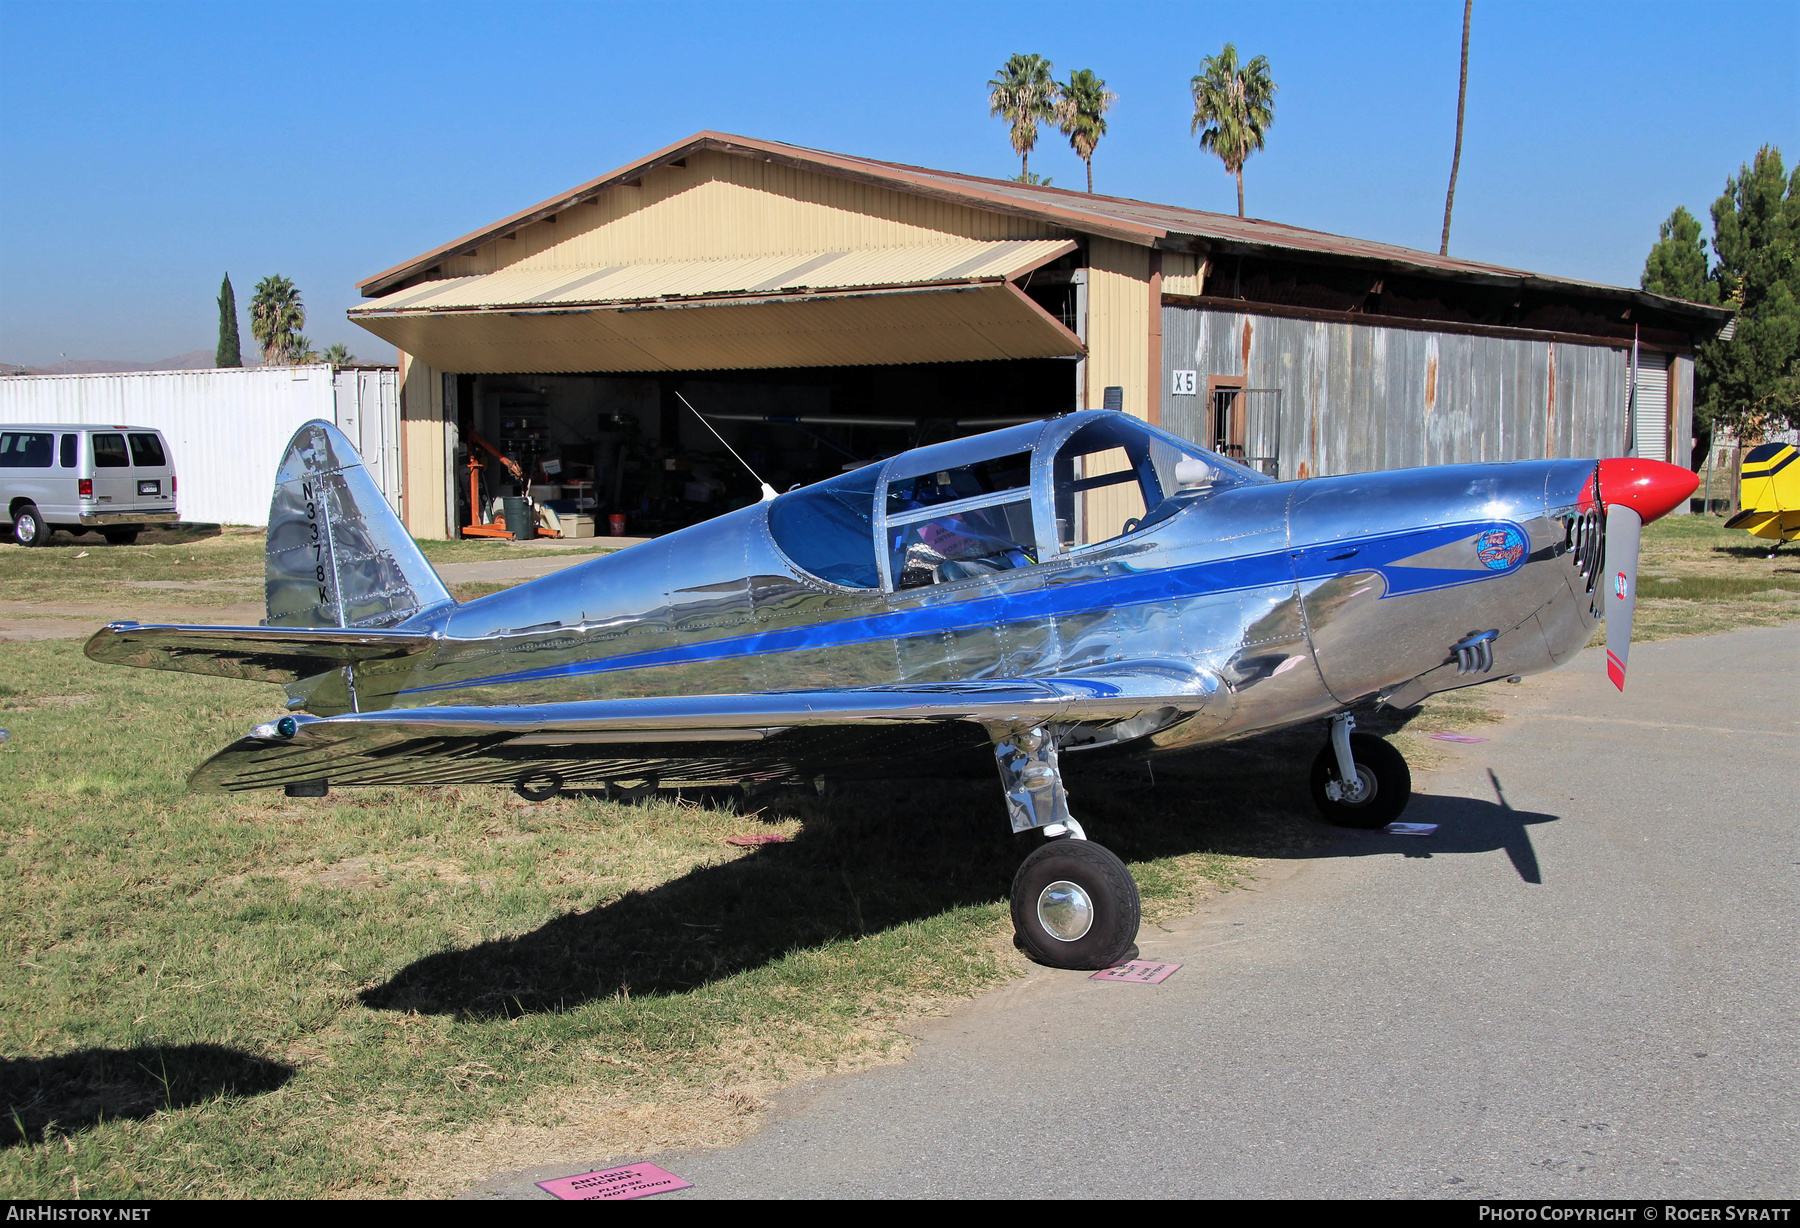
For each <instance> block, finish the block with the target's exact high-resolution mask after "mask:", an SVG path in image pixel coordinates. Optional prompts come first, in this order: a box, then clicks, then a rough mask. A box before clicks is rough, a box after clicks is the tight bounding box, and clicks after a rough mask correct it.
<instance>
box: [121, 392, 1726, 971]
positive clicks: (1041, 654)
mask: <svg viewBox="0 0 1800 1228" xmlns="http://www.w3.org/2000/svg"><path fill="white" fill-rule="evenodd" d="M1694 484H1695V479H1694V477H1693V475H1692V474H1690V473H1689V472H1688V471H1687V470H1685V469H1680V468H1677V467H1676V466H1673V465H1666V464H1662V463H1660V462H1654V461H1641V460H1631V459H1612V460H1601V461H1593V460H1566V461H1559V460H1547V461H1521V462H1512V463H1508V464H1476V465H1443V466H1436V467H1432V468H1424V469H1409V470H1399V471H1390V472H1382V473H1362V474H1354V475H1349V476H1342V477H1330V478H1313V479H1310V480H1305V481H1290V482H1280V481H1274V480H1272V479H1270V478H1268V477H1265V476H1263V475H1261V474H1259V473H1256V472H1253V471H1252V470H1250V469H1247V468H1245V467H1243V466H1242V465H1239V464H1237V463H1235V462H1233V461H1231V460H1228V459H1226V458H1224V457H1222V456H1219V455H1216V454H1214V453H1212V452H1208V451H1207V450H1205V449H1203V448H1200V447H1198V446H1196V445H1195V444H1193V443H1190V442H1188V441H1187V440H1184V439H1181V438H1178V437H1176V436H1174V435H1171V434H1169V433H1167V432H1165V431H1162V430H1159V429H1157V428H1155V427H1153V426H1150V425H1147V424H1145V423H1143V422H1141V421H1138V420H1137V419H1134V418H1132V417H1130V416H1128V415H1125V414H1122V413H1119V412H1116V411H1110V412H1109V411H1089V412H1083V413H1074V414H1068V415H1065V416H1061V417H1056V418H1051V419H1048V420H1045V421H1038V422H1031V423H1028V424H1026V425H1021V426H1013V427H1009V428H1007V429H1004V430H997V431H993V432H990V433H988V434H983V435H977V436H973V437H970V438H965V439H958V440H955V441H952V442H948V443H940V444H935V445H931V446H928V447H922V448H916V449H914V450H912V451H908V452H902V453H900V454H899V455H897V456H894V457H892V458H890V459H888V460H885V461H880V462H878V463H875V464H871V465H867V466H864V467H861V468H857V469H854V470H852V471H849V472H846V473H843V474H841V475H839V476H837V477H833V478H830V479H828V480H826V481H823V482H819V483H816V484H814V485H811V486H805V487H800V488H797V489H794V490H791V491H789V492H788V493H786V494H783V495H780V496H775V497H772V498H769V497H765V499H764V501H763V502H761V503H758V504H755V505H753V506H749V507H745V508H741V509H738V510H736V511H733V512H730V513H728V514H726V515H723V516H720V517H718V518H716V519H713V520H709V521H706V522H705V523H703V524H698V525H695V526H693V527H691V528H687V529H683V530H681V531H680V532H677V533H672V534H669V535H668V536H665V537H661V538H657V539H655V540H652V541H649V542H645V543H643V544H640V545H635V546H632V547H630V548H628V549H624V550H620V551H618V552H617V553H613V554H609V555H603V556H600V557H596V558H594V559H592V560H591V561H587V562H583V563H580V564H577V565H575V566H572V567H570V568H568V569H566V570H564V571H560V572H557V573H555V574H553V575H550V576H546V577H543V578H541V579H538V580H534V581H531V582H530V583H526V584H521V585H519V586H518V587H516V588H511V589H508V590H506V591H504V592H499V593H495V594H492V595H490V596H486V597H482V598H479V599H477V600H473V601H468V602H464V603H460V604H459V603H458V602H456V601H454V600H452V599H451V597H450V594H449V593H448V592H447V591H446V590H445V588H444V585H443V583H442V582H441V581H440V579H439V578H438V576H437V574H436V573H435V572H434V571H433V570H432V568H431V565H430V564H429V563H428V562H427V561H426V559H425V557H424V555H423V554H422V553H421V552H420V550H419V547H418V546H417V545H416V544H415V543H414V542H413V540H412V538H411V537H410V536H409V535H408V534H407V532H406V530H405V529H404V528H403V526H402V525H401V523H400V521H399V519H398V518H397V517H396V516H395V515H394V513H393V511H392V510H391V509H390V508H389V506H388V504H387V502H386V501H385V500H384V499H383V497H382V495H381V493H380V491H379V490H378V489H377V488H376V486H375V483H374V482H373V480H372V479H371V478H370V476H369V474H368V472H367V470H365V469H364V467H363V465H362V462H361V460H360V458H359V457H358V456H357V455H356V453H355V451H354V450H353V449H352V447H351V445H350V443H349V442H348V441H347V440H346V439H345V438H344V436H343V435H341V434H340V433H339V432H338V431H337V430H336V428H334V427H332V426H331V425H330V424H328V423H324V422H313V423H309V424H307V425H306V426H304V427H302V428H301V429H300V431H299V432H298V433H297V434H296V435H295V436H294V439H293V441H292V442H291V443H290V444H289V446H288V449H287V452H286V454H285V456H284V457H283V460H282V462H281V467H280V470H279V472H278V475H277V479H276V489H275V496H274V501H273V505H272V507H271V509H270V518H269V535H268V573H267V581H268V618H267V620H266V622H265V624H264V625H262V626H260V627H203V626H143V625H139V624H136V623H114V624H111V625H109V626H107V627H106V628H104V629H102V630H101V631H99V632H98V633H97V634H96V635H95V636H94V637H93V639H92V640H91V641H90V642H89V643H88V646H87V652H88V655H89V656H90V657H92V658H94V659H95V660H98V661H107V662H113V663H117V664H124V665H138V666H147V667H151V668H158V669H174V670H185V671H189V672H195V673H203V674H216V675H223V676H226V677H234V678H248V679H260V680H266V681H275V682H280V683H284V684H286V687H287V692H288V696H289V701H288V708H289V715H286V716H281V717H279V718H278V719H273V720H270V721H269V722H267V723H265V724H261V725H258V726H257V727H256V728H254V729H252V730H251V731H250V732H249V734H248V735H247V736H246V737H244V738H242V739H241V740H239V741H237V742H235V743H233V744H232V745H230V746H228V747H226V748H225V749H224V750H222V751H220V752H219V753H218V754H216V755H215V756H213V758H211V759H210V760H208V761H207V762H206V763H205V764H203V765H201V766H200V767H199V768H198V769H197V770H196V771H195V772H194V774H193V777H192V780H191V782H190V783H191V787H192V788H194V789H195V790H197V791H202V792H235V791H239V790H248V789H263V788H275V787H285V788H286V790H287V791H288V793H289V794H290V795H295V796H317V795H322V794H324V793H325V792H326V790H327V788H328V787H329V786H333V785H335V786H351V785H394V784H421V785H423V784H447V783H492V784H502V785H511V786H513V787H514V788H516V789H518V790H519V791H520V792H521V793H523V794H525V795H526V796H528V797H535V798H542V797H547V796H549V795H551V794H554V793H555V792H557V791H559V790H561V789H563V788H565V787H568V786H589V787H601V786H604V787H606V788H607V789H609V790H612V789H631V790H639V791H642V790H649V789H654V788H657V787H661V788H678V787H681V786H709V785H722V784H727V783H731V782H740V783H752V782H778V781H791V782H806V781H817V780H820V779H821V778H824V779H830V778H834V777H837V778H843V777H854V776H860V777H880V776H918V775H922V774H927V773H930V772H933V771H941V770H948V769H949V768H950V767H951V766H952V765H957V764H962V763H966V762H967V761H968V759H969V757H970V756H972V755H977V756H980V757H981V758H982V759H986V760H989V761H991V762H993V763H994V764H996V765H997V766H998V770H999V777H1000V783H1001V790H1002V793H1003V795H1004V799H1005V810H1006V813H1007V815H1008V816H1009V818H1010V821H1011V824H1012V828H1013V830H1014V831H1015V832H1019V833H1023V832H1032V831H1035V832H1040V833H1042V834H1043V835H1044V836H1047V837H1049V840H1048V842H1047V843H1045V844H1043V845H1041V846H1039V847H1038V848H1037V849H1036V851H1034V852H1033V853H1032V854H1031V855H1030V856H1029V857H1027V858H1026V859H1025V861H1024V863H1023V865H1022V866H1021V867H1020V869H1019V872H1018V875H1017V877H1016V879H1015V881H1014V886H1013V900H1012V908H1013V919H1014V923H1015V925H1016V927H1017V929H1018V932H1019V936H1020V938H1021V940H1022V942H1023V944H1024V945H1025V947H1027V948H1028V949H1029V951H1030V952H1031V953H1032V954H1033V955H1035V956H1036V957H1037V958H1038V959H1040V960H1042V961H1044V962H1045V963H1048V964H1051V965H1055V966H1059V967H1071V968H1094V967H1106V966H1109V965H1110V964H1112V963H1114V962H1116V961H1117V960H1119V959H1120V958H1123V957H1125V956H1127V955H1128V954H1129V952H1130V951H1131V949H1132V943H1133V940H1134V939H1135V937H1136V933H1137V925H1138V894H1137V888H1136V885H1135V884H1134V883H1133V881H1132V879H1131V876H1130V874H1129V873H1128V872H1127V870H1126V868H1125V866H1124V864H1123V863H1122V862H1121V861H1120V860H1119V859H1118V858H1117V857H1116V856H1114V855H1113V854H1112V853H1111V852H1109V851H1108V850H1106V849H1104V848H1102V847H1101V846H1100V845H1098V844H1096V843H1094V842H1092V841H1089V840H1088V839H1087V838H1086V835H1085V833H1084V832H1083V831H1082V828H1081V824H1080V823H1079V822H1078V821H1077V820H1076V819H1075V818H1074V817H1073V816H1072V815H1071V814H1070V812H1069V805H1068V800H1067V797H1066V795H1065V792H1064V788H1063V782H1062V775H1061V767H1062V762H1063V760H1064V759H1065V758H1067V757H1070V756H1077V757H1078V756H1083V755H1096V756H1097V755H1108V754H1111V755H1129V756H1147V755H1153V754H1156V753H1158V752H1163V751H1172V750H1176V749H1178V748H1186V747H1194V746H1198V745H1203V744H1206V743H1217V742H1224V741H1227V740H1230V739H1235V738H1242V737H1245V736H1247V735H1250V734H1254V733H1258V732H1261V731H1265V730H1271V729H1276V728H1279V727H1282V726H1287V725H1293V724H1296V723H1299V722H1305V721H1312V720H1317V719H1320V718H1329V720H1330V726H1329V727H1330V736H1329V738H1328V739H1327V741H1326V743H1325V745H1324V746H1323V747H1322V749H1321V750H1320V752H1319V756H1318V758H1317V760H1316V762H1315V763H1314V764H1313V774H1312V784H1313V797H1314V800H1315V802H1316V803H1317V805H1318V806H1319V807H1320V809H1321V811H1322V812H1323V813H1324V815H1325V817H1326V818H1328V819H1330V820H1332V821H1334V822H1337V823H1340V824H1344V825H1347V826H1357V827H1379V826H1382V825H1384V824H1386V823H1388V822H1389V821H1391V820H1393V819H1394V818H1395V817H1397V816H1398V815H1399V814H1400V812H1401V810H1402V808H1403V807H1404V806H1405V805H1406V802H1407V799H1408V796H1409V794H1410V790H1411V781H1410V776H1409V774H1408V772H1407V768H1406V763H1405V760H1404V759H1402V758H1401V756H1400V755H1399V753H1398V752H1397V751H1395V750H1394V749H1393V748H1392V747H1391V746H1389V745H1388V744H1387V743H1386V742H1384V741H1382V740H1381V739H1379V738H1375V737H1372V736H1369V735H1367V734H1361V733H1353V732H1352V730H1353V728H1354V714H1355V713H1356V712H1358V711H1364V712H1367V711H1369V710H1371V709H1372V708H1373V707H1375V706H1376V705H1380V704H1387V705H1391V706H1393V707H1396V708H1405V707H1408V706H1410V705H1414V704H1417V703H1418V702H1419V701H1421V700H1422V699H1424V698H1425V697H1426V696H1428V695H1430V694H1432V693H1434V692H1437V691H1443V690H1448V689H1451V688H1455V687H1464V686H1473V685H1477V684H1480V683H1484V682H1489V681H1494V680H1498V679H1502V678H1509V677H1516V676H1519V675H1523V674H1530V673H1535V672H1538V671H1541V670H1548V669H1552V668H1554V667H1556V666H1557V665H1559V664H1561V663H1563V662H1565V661H1567V660H1568V659H1569V658H1570V657H1572V656H1573V655H1574V654H1575V653H1576V652H1577V651H1579V650H1580V649H1581V648H1582V646H1583V645H1585V644H1586V643H1587V641H1588V639H1589V636H1590V635H1591V634H1592V632H1593V630H1594V628H1595V626H1596V625H1597V623H1598V622H1599V620H1600V619H1601V618H1602V617H1604V618H1605V619H1606V622H1607V632H1608V634H1607V668H1608V671H1609V673H1610V675H1611V676H1612V678H1613V680H1614V682H1615V683H1616V684H1617V685H1619V686H1620V687H1621V688H1622V687H1623V685H1624V677H1625V668H1626V662H1627V657H1628V653H1629V648H1630V631H1631V615H1632V609H1633V606H1634V603H1635V597H1636V589H1637V574H1636V573H1637V553H1638V531H1639V529H1640V527H1641V525H1642V523H1643V522H1644V521H1647V520H1652V519H1655V518H1656V517H1657V516H1659V515H1662V514H1663V513H1664V512H1666V511H1668V510H1669V509H1670V508H1672V507H1673V506H1674V505H1675V504H1676V503H1678V502H1679V501H1680V500H1681V499H1683V498H1685V497H1686V496H1687V495H1688V494H1689V493H1690V492H1691V491H1692V489H1693V487H1694ZM765 491H766V494H767V495H771V496H772V495H773V492H772V491H767V490H766V488H765ZM983 770H986V769H983Z"/></svg>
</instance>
